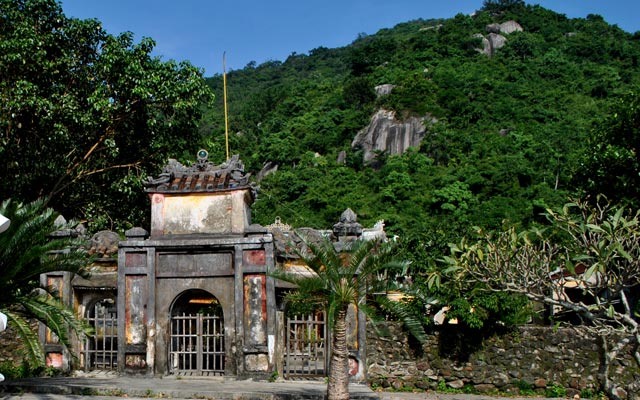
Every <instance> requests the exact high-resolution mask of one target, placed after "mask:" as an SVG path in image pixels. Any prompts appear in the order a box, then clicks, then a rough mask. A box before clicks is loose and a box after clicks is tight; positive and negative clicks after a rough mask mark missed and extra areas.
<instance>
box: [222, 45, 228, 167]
mask: <svg viewBox="0 0 640 400" xmlns="http://www.w3.org/2000/svg"><path fill="white" fill-rule="evenodd" d="M226 58H227V52H226V51H225V52H224V53H222V86H223V90H224V93H223V100H224V139H225V143H226V147H227V160H228V159H229V111H228V110H227V62H226Z"/></svg>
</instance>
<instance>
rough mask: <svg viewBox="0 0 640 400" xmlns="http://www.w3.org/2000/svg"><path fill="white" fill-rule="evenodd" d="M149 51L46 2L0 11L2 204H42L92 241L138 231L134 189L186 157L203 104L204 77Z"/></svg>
mask: <svg viewBox="0 0 640 400" xmlns="http://www.w3.org/2000/svg"><path fill="white" fill-rule="evenodd" d="M153 47H154V42H153V40H152V39H149V38H144V39H143V40H142V41H141V42H140V43H134V42H133V34H132V33H130V32H127V33H123V34H120V35H118V36H113V35H110V34H108V33H107V32H105V31H104V29H103V28H102V26H101V24H100V22H99V21H97V20H79V19H74V18H67V17H66V16H65V15H64V14H63V12H62V9H61V6H60V4H59V3H58V2H56V1H54V0H17V1H14V0H2V1H0V70H2V71H3V73H2V75H1V76H0V130H1V131H2V132H3V133H2V135H1V137H0V157H1V158H2V159H3V163H2V166H1V167H0V174H1V175H2V176H3V177H4V178H5V179H3V180H2V182H0V193H3V195H4V196H7V197H13V198H16V199H21V200H23V201H32V200H35V199H36V198H39V197H47V198H48V199H49V201H50V204H51V205H52V206H53V207H55V208H56V209H57V210H59V211H61V212H63V213H64V214H65V215H67V217H77V218H82V219H86V220H87V221H88V223H89V226H90V228H91V229H92V230H97V229H100V228H105V227H107V228H111V227H115V226H120V227H127V226H130V225H131V224H133V223H138V222H139V221H144V220H145V216H146V213H145V212H144V209H143V207H142V205H143V204H144V203H145V196H144V193H143V191H142V190H141V182H142V181H143V180H144V179H146V175H147V174H149V173H153V172H155V171H156V170H157V168H158V166H159V165H162V164H163V163H165V162H166V158H167V157H168V156H169V155H170V156H172V157H174V158H177V157H181V156H182V152H184V151H186V150H189V151H193V152H195V150H192V148H193V143H194V142H197V141H198V140H199V136H198V133H197V122H198V116H199V115H200V113H201V106H202V105H203V104H206V102H207V101H208V99H210V98H211V93H210V91H209V89H208V87H206V86H205V85H204V81H203V80H202V76H201V71H198V70H197V69H196V68H194V67H193V66H191V65H189V64H187V63H181V64H176V63H175V62H173V61H169V62H162V61H160V59H159V58H157V57H153V56H151V51H152V49H153Z"/></svg>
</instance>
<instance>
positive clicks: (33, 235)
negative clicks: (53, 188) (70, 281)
mask: <svg viewBox="0 0 640 400" xmlns="http://www.w3.org/2000/svg"><path fill="white" fill-rule="evenodd" d="M0 214H2V215H4V216H5V217H7V218H9V219H10V220H11V225H10V226H9V229H7V230H6V231H5V232H3V233H0V312H2V313H4V314H6V315H7V319H8V325H9V326H11V327H12V328H13V329H15V330H16V332H17V334H18V335H19V336H20V337H21V339H22V341H23V343H24V346H25V360H26V361H27V362H28V364H29V366H30V367H32V368H36V367H42V366H44V365H45V357H44V351H43V348H42V344H41V343H40V340H39V339H38V335H37V332H36V331H34V330H33V328H32V326H31V325H30V321H34V320H37V321H40V322H42V323H43V324H44V325H45V326H47V327H48V328H49V329H50V330H51V332H53V333H54V334H55V335H56V336H57V337H58V339H59V340H60V343H62V344H64V345H66V346H68V345H69V333H70V332H76V333H80V334H82V333H88V332H89V330H88V327H87V325H86V324H84V323H83V322H82V321H80V320H79V319H77V318H76V317H75V316H74V313H73V311H72V310H71V309H69V308H68V307H67V306H65V305H64V304H62V303H61V302H60V301H58V299H57V295H56V293H54V292H53V290H52V289H50V288H43V287H41V285H40V279H39V278H40V274H44V273H48V272H54V271H70V272H74V273H83V269H84V268H85V267H86V266H87V265H88V263H89V256H88V255H87V253H86V251H85V250H84V249H83V247H82V246H81V243H80V242H79V241H78V239H76V238H73V237H69V236H66V237H58V236H54V235H52V233H53V232H54V231H59V230H62V229H69V228H70V227H69V226H68V225H56V224H55V221H56V218H57V217H58V214H57V213H55V212H54V211H53V210H51V209H49V208H47V207H46V206H45V203H44V202H43V201H41V200H37V201H34V202H32V203H26V204H23V203H20V202H17V201H14V200H5V201H3V202H2V204H0Z"/></svg>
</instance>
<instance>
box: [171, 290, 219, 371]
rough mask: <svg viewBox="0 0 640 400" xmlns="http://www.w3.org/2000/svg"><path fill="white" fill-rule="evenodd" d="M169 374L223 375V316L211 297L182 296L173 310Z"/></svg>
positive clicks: (200, 292) (201, 293)
mask: <svg viewBox="0 0 640 400" xmlns="http://www.w3.org/2000/svg"><path fill="white" fill-rule="evenodd" d="M170 343H171V344H170V347H169V373H171V374H175V375H224V371H225V369H224V362H225V346H224V316H223V312H222V306H221V305H220V302H219V301H218V299H217V298H216V297H215V296H213V295H212V294H211V293H209V292H207V291H204V290H200V289H193V290H187V291H186V292H183V293H182V294H180V295H179V296H178V297H176V299H175V300H174V302H173V305H172V306H171V341H170Z"/></svg>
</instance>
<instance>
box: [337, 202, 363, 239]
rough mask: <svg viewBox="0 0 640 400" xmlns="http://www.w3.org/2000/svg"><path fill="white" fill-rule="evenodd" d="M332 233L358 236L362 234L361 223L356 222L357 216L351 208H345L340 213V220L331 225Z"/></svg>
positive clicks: (338, 235)
mask: <svg viewBox="0 0 640 400" xmlns="http://www.w3.org/2000/svg"><path fill="white" fill-rule="evenodd" d="M333 234H334V235H335V236H336V237H340V236H360V235H361V234H362V225H360V224H359V223H358V216H357V215H356V213H355V212H353V210H352V209H350V208H347V209H346V210H344V212H343V213H342V215H340V222H338V223H337V224H335V225H333Z"/></svg>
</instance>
